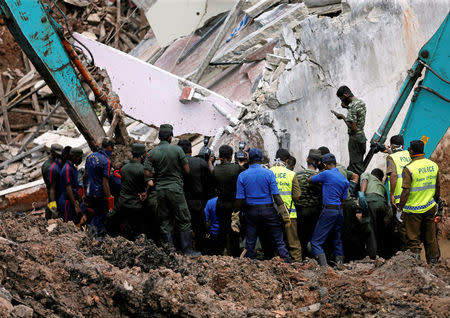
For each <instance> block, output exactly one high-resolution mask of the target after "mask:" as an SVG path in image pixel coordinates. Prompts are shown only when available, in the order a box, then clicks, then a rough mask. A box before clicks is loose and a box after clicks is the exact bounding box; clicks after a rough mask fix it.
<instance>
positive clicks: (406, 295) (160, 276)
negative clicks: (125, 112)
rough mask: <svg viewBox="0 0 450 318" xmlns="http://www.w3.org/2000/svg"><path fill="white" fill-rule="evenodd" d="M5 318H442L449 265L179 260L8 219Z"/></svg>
mask: <svg viewBox="0 0 450 318" xmlns="http://www.w3.org/2000/svg"><path fill="white" fill-rule="evenodd" d="M2 232H3V233H2V236H3V237H2V238H0V264H2V265H0V316H2V317H8V314H9V313H12V314H13V317H31V316H33V315H34V317H60V316H67V317H69V316H70V317H86V316H91V317H106V316H107V317H136V316H139V317H143V316H153V317H164V316H168V315H181V316H193V317H201V316H224V315H227V316H233V317H234V316H236V317H237V316H249V315H250V316H258V317H290V316H296V317H298V316H305V317H311V316H314V315H315V316H317V315H318V316H320V317H324V316H330V315H332V316H343V315H347V316H350V315H358V316H366V315H373V316H377V317H388V316H390V317H392V316H404V317H417V316H422V317H445V316H446V315H447V314H448V311H449V310H450V302H449V299H450V292H449V283H450V276H449V273H450V268H449V267H450V263H449V260H448V259H447V261H446V262H445V261H444V262H442V263H440V264H438V265H426V264H424V263H422V262H420V261H417V260H415V259H414V258H413V257H412V255H410V254H409V253H399V254H398V255H396V256H395V257H393V258H392V259H390V260H388V261H385V260H383V259H377V260H376V261H370V260H368V259H367V260H362V261H357V262H353V263H350V264H348V265H345V268H344V269H343V270H342V271H337V270H334V269H332V268H326V269H320V268H319V266H318V264H317V263H316V262H315V261H313V260H307V261H306V262H304V263H295V264H285V263H283V262H282V261H281V260H280V259H273V260H271V261H252V260H248V259H233V258H230V257H217V256H214V257H197V258H188V257H181V256H178V255H176V254H172V253H168V252H166V251H164V250H161V249H159V248H158V247H156V246H155V245H154V244H153V242H152V241H148V240H145V239H144V238H143V237H142V238H140V239H138V240H137V241H136V242H130V241H127V240H126V239H124V238H121V237H117V238H110V237H107V238H105V239H104V240H102V241H97V240H93V239H91V238H90V237H89V236H88V235H87V233H86V232H83V231H81V230H79V229H78V228H77V227H75V226H74V225H73V224H72V223H67V224H64V223H62V222H61V220H51V221H49V222H47V221H45V220H44V219H43V218H42V217H38V216H36V215H33V214H23V213H20V214H6V215H3V216H2Z"/></svg>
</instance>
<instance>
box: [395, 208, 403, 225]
mask: <svg viewBox="0 0 450 318" xmlns="http://www.w3.org/2000/svg"><path fill="white" fill-rule="evenodd" d="M402 213H403V212H402V210H399V209H397V213H396V214H395V217H396V218H397V221H399V222H400V223H403V220H402Z"/></svg>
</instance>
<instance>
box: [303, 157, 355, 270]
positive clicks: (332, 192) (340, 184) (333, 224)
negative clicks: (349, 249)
mask: <svg viewBox="0 0 450 318" xmlns="http://www.w3.org/2000/svg"><path fill="white" fill-rule="evenodd" d="M322 163H323V164H324V166H325V170H324V171H322V172H321V173H319V174H318V175H315V176H312V177H310V178H309V179H308V181H309V182H312V183H321V184H322V204H323V209H322V213H321V214H320V216H319V220H318V221H317V224H316V228H315V229H314V233H313V236H312V239H311V249H312V254H313V255H314V256H315V257H316V258H317V260H318V261H319V264H320V266H326V265H327V259H326V256H325V253H324V251H323V249H322V245H323V244H324V243H325V240H326V239H327V237H328V236H329V235H330V234H331V235H332V240H333V245H334V256H335V258H336V263H337V264H338V265H339V264H342V263H343V261H344V250H343V248H342V241H341V227H342V224H343V222H344V216H343V213H342V207H341V204H342V202H343V201H344V200H346V199H347V195H348V185H349V182H348V180H347V179H346V178H345V177H344V176H343V175H342V174H341V173H340V172H339V170H338V169H337V168H336V157H335V156H334V155H333V154H331V153H329V154H326V155H324V156H323V157H322Z"/></svg>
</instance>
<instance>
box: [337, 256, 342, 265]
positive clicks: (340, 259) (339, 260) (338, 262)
mask: <svg viewBox="0 0 450 318" xmlns="http://www.w3.org/2000/svg"><path fill="white" fill-rule="evenodd" d="M342 264H344V256H336V265H342Z"/></svg>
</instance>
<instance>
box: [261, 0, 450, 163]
mask: <svg viewBox="0 0 450 318" xmlns="http://www.w3.org/2000/svg"><path fill="white" fill-rule="evenodd" d="M347 2H348V5H349V6H350V8H351V12H349V13H345V14H342V15H341V16H339V17H336V18H328V17H326V18H317V17H310V18H308V19H306V20H304V21H302V22H301V26H302V28H301V30H300V46H299V48H298V49H297V50H298V52H299V53H306V54H307V55H308V58H309V60H310V61H308V60H306V61H304V62H298V64H297V65H296V66H294V67H293V68H292V69H291V70H289V71H285V72H284V73H283V74H282V75H281V77H280V83H279V86H278V91H277V98H278V100H279V101H280V102H281V103H282V104H283V105H282V106H280V107H279V108H278V109H276V110H274V118H275V129H276V130H279V129H287V131H288V132H290V133H291V153H292V154H293V155H294V156H295V157H296V158H297V162H299V165H300V164H304V161H305V159H306V156H307V154H308V150H309V149H310V148H317V147H319V146H322V145H325V146H328V147H329V148H330V150H331V151H332V152H333V153H335V155H336V156H337V158H338V160H339V161H340V162H342V163H343V164H347V163H348V151H347V140H348V135H347V129H346V126H345V124H344V123H343V122H342V121H339V120H337V119H336V118H335V117H334V116H333V115H332V114H331V113H330V109H334V110H336V111H339V112H343V113H345V114H346V111H345V110H343V109H342V108H341V107H340V101H339V99H338V98H337V97H336V95H335V93H336V90H337V88H338V87H339V86H341V85H347V86H349V87H350V88H351V89H352V91H353V92H354V94H355V95H356V96H357V97H359V98H360V99H362V100H363V101H365V103H366V106H367V117H366V126H365V133H366V137H367V139H368V142H367V146H369V140H370V139H371V138H372V135H373V133H374V132H375V131H376V130H377V128H378V127H379V125H380V124H381V122H382V120H383V118H384V116H385V114H386V112H387V110H388V109H389V107H390V106H391V104H392V102H393V101H394V99H395V97H396V95H397V92H398V90H399V88H400V87H401V85H402V83H403V81H404V79H405V77H406V74H407V73H406V72H407V70H408V69H409V68H410V67H411V66H412V64H413V62H414V60H415V59H416V56H417V53H418V51H419V49H420V48H421V47H422V46H423V44H425V42H426V41H427V40H428V39H429V38H430V37H431V36H432V35H433V34H434V32H435V31H436V30H437V28H438V27H439V25H440V24H441V23H442V21H443V19H444V18H445V16H446V15H447V13H448V10H449V8H450V0H433V1H427V0H392V1H387V0H365V1H362V0H347ZM311 61H314V62H315V63H312V62H311ZM318 65H320V66H318ZM406 105H409V103H408V104H406ZM406 108H407V107H405V109H404V111H403V112H402V114H401V115H400V116H399V118H398V119H397V121H396V123H395V125H394V127H393V129H392V130H391V135H392V134H395V133H397V132H398V131H399V129H400V126H401V122H402V120H403V117H404V115H405V113H406ZM389 137H390V136H389ZM265 147H266V149H276V148H277V145H276V144H274V145H272V144H269V143H266V144H265ZM270 152H271V151H269V154H270ZM383 165H384V156H383V155H381V154H378V155H375V157H374V160H373V161H372V164H371V167H374V166H379V167H382V166H383Z"/></svg>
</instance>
